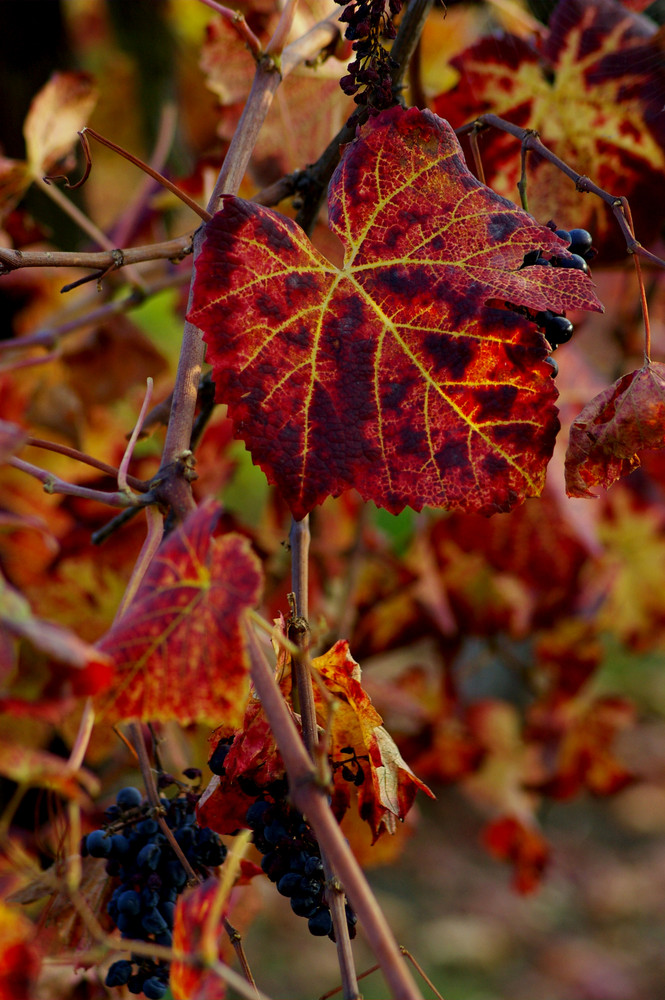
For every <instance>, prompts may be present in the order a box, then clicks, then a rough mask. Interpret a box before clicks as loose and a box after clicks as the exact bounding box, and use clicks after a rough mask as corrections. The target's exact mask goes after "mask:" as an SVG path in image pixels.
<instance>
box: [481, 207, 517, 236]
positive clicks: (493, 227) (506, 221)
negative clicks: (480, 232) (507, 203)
mask: <svg viewBox="0 0 665 1000" xmlns="http://www.w3.org/2000/svg"><path fill="white" fill-rule="evenodd" d="M521 225H522V224H521V222H520V221H519V220H518V219H517V218H516V217H515V216H514V215H508V213H506V212H500V213H498V214H497V215H492V216H490V218H489V221H488V223H487V232H488V235H489V237H490V239H492V240H497V241H500V240H505V239H506V237H508V236H510V234H511V233H514V232H515V230H516V229H519V228H520V227H521Z"/></svg>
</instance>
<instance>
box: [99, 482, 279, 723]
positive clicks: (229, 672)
mask: <svg viewBox="0 0 665 1000" xmlns="http://www.w3.org/2000/svg"><path fill="white" fill-rule="evenodd" d="M219 513H220V507H219V505H218V504H216V503H214V502H213V501H207V502H206V503H204V504H202V506H201V507H199V508H198V510H196V511H195V512H194V513H193V514H192V515H190V517H189V518H188V519H187V520H186V521H185V523H184V524H183V525H182V526H181V527H179V528H178V529H177V530H176V531H174V532H173V533H172V534H171V535H169V536H168V537H167V539H166V541H165V542H164V543H163V544H162V547H161V548H160V549H159V551H158V552H157V555H156V556H155V558H154V559H153V561H152V563H151V564H150V566H149V568H148V571H147V573H146V575H145V577H144V579H143V581H142V583H141V585H140V587H139V590H138V592H137V594H136V596H135V598H134V600H133V601H132V604H131V606H130V607H129V609H128V610H127V612H126V614H125V615H124V616H123V617H122V618H121V620H120V621H119V622H118V623H117V624H116V625H115V626H114V627H113V628H112V629H111V630H110V631H109V632H108V633H107V634H106V636H104V638H103V639H102V640H101V642H100V643H99V648H100V649H101V650H103V651H104V652H106V653H108V654H110V655H111V656H112V657H113V660H114V662H115V665H116V675H115V680H114V682H113V684H112V686H111V688H110V691H109V692H108V693H107V694H105V695H104V696H103V697H102V698H101V699H100V708H101V710H102V711H103V712H105V713H108V715H110V716H111V717H113V718H116V719H117V718H120V719H127V718H132V717H133V718H139V719H145V720H151V719H152V720H159V719H174V718H175V719H178V720H179V721H180V722H181V723H182V724H184V725H186V724H188V723H190V722H194V721H202V720H210V719H214V720H216V721H217V722H219V720H220V718H221V719H223V720H224V722H225V723H226V724H228V725H231V726H234V725H237V724H238V723H239V722H240V721H241V719H242V714H243V711H244V707H245V702H246V699H247V694H248V691H249V681H248V670H249V665H248V662H247V659H246V651H245V638H244V612H245V611H246V610H247V609H248V608H251V607H252V606H253V605H254V604H255V603H256V602H257V600H258V597H259V592H260V589H261V582H262V574H261V566H260V563H259V560H258V559H257V557H256V556H255V555H254V553H253V552H252V549H251V546H250V544H249V542H248V541H247V539H246V538H242V537H241V536H240V535H237V534H233V533H231V534H228V535H223V536H222V537H220V538H214V537H213V531H214V528H215V525H216V524H217V520H218V517H219Z"/></svg>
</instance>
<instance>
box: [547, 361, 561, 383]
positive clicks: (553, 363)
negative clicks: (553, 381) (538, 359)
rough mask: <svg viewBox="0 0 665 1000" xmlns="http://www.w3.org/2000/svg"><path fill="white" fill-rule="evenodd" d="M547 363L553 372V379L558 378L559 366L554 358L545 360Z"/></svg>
mask: <svg viewBox="0 0 665 1000" xmlns="http://www.w3.org/2000/svg"><path fill="white" fill-rule="evenodd" d="M545 363H546V364H548V365H549V366H550V368H551V369H552V371H551V372H550V374H551V376H552V378H556V377H557V375H558V374H559V366H558V364H557V363H556V361H555V360H554V358H545Z"/></svg>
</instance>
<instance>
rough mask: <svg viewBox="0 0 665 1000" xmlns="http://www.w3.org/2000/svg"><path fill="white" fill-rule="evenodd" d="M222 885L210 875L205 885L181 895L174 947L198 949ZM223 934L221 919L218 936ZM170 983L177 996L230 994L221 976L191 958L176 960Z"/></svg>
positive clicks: (210, 998) (211, 999)
mask: <svg viewBox="0 0 665 1000" xmlns="http://www.w3.org/2000/svg"><path fill="white" fill-rule="evenodd" d="M218 886H219V883H218V882H217V880H216V879H208V881H207V882H204V883H203V885H199V886H196V888H194V889H190V890H187V891H186V892H184V893H183V894H182V896H180V897H179V899H178V902H177V904H176V911H175V918H174V921H173V947H174V949H175V950H176V951H179V952H184V954H186V955H192V954H195V953H196V952H197V951H198V949H199V946H200V945H201V938H202V932H203V927H204V925H205V923H206V921H207V919H208V914H209V912H210V908H211V906H212V905H213V902H214V900H215V897H216V895H217V889H218ZM222 934H224V930H223V928H222V925H221V922H220V927H219V935H218V936H220V937H221V935H222ZM170 984H171V992H172V993H173V996H174V1000H199V998H201V1000H223V998H224V997H225V996H226V988H225V983H224V981H223V980H222V979H220V978H219V976H216V975H215V974H214V973H213V972H210V971H209V970H207V969H205V968H199V967H197V966H196V965H190V964H189V963H187V962H173V964H172V965H171V978H170Z"/></svg>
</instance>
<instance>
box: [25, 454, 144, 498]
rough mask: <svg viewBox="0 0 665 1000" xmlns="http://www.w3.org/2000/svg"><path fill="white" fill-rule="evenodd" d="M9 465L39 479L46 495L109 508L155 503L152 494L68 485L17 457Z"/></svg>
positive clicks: (52, 474)
mask: <svg viewBox="0 0 665 1000" xmlns="http://www.w3.org/2000/svg"><path fill="white" fill-rule="evenodd" d="M7 464H8V465H12V466H13V467H14V468H15V469H20V470H21V472H26V473H27V474H28V475H29V476H33V477H34V478H35V479H38V480H39V481H40V483H43V484H44V492H45V493H62V494H64V495H65V496H71V497H81V498H82V499H84V500H96V501H97V503H104V504H107V505H108V506H109V507H143V506H145V505H146V504H149V503H152V502H153V498H152V497H151V496H150V493H145V494H143V496H140V497H139V496H137V495H136V494H131V495H128V494H127V493H121V492H117V493H104V492H103V491H102V490H91V489H90V488H89V487H87V486H79V485H78V484H76V483H68V482H66V481H65V480H64V479H60V477H59V476H56V475H54V473H52V472H47V471H46V470H45V469H40V468H38V467H37V466H36V465H32V464H31V463H30V462H24V461H23V459H21V458H16V457H15V456H11V457H10V458H8V459H7Z"/></svg>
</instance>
